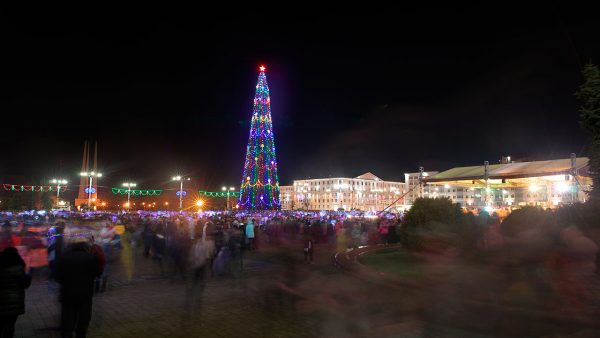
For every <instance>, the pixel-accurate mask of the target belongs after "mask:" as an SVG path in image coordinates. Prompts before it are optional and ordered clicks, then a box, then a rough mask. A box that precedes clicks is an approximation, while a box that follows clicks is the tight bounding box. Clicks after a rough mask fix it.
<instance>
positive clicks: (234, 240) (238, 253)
mask: <svg viewBox="0 0 600 338" xmlns="http://www.w3.org/2000/svg"><path fill="white" fill-rule="evenodd" d="M243 250H244V233H243V231H242V229H241V225H240V224H238V222H237V221H234V222H233V227H232V229H231V234H230V236H229V252H230V253H231V265H230V266H231V272H232V274H233V277H239V275H240V273H241V272H242V270H243V268H244V252H243Z"/></svg>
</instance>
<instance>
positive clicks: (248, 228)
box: [246, 217, 254, 250]
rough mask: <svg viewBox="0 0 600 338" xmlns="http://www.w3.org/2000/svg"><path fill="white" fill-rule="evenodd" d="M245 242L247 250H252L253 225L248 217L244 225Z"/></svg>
mask: <svg viewBox="0 0 600 338" xmlns="http://www.w3.org/2000/svg"><path fill="white" fill-rule="evenodd" d="M246 241H247V243H248V245H247V248H248V250H254V223H253V222H252V218H250V217H248V223H247V224H246Z"/></svg>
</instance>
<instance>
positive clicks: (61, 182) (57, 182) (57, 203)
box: [50, 178, 68, 205]
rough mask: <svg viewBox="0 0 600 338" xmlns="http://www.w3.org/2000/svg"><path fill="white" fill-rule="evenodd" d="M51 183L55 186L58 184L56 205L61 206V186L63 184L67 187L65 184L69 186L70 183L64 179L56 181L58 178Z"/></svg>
mask: <svg viewBox="0 0 600 338" xmlns="http://www.w3.org/2000/svg"><path fill="white" fill-rule="evenodd" d="M50 182H51V183H53V184H56V205H59V204H60V203H59V202H60V200H59V197H60V185H61V184H62V185H65V184H67V183H68V182H67V180H64V179H56V178H55V179H53V180H52V181H50Z"/></svg>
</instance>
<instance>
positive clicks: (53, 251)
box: [47, 222, 65, 280]
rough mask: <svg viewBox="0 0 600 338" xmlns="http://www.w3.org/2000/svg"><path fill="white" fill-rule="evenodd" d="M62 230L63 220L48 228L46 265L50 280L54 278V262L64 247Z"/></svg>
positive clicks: (59, 256) (63, 227) (63, 228)
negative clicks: (48, 269)
mask: <svg viewBox="0 0 600 338" xmlns="http://www.w3.org/2000/svg"><path fill="white" fill-rule="evenodd" d="M64 230H65V223H64V222H58V223H57V224H56V225H55V226H53V227H51V228H50V229H48V249H47V250H48V267H49V268H50V279H52V280H56V262H58V260H59V259H60V258H61V256H62V253H63V249H64Z"/></svg>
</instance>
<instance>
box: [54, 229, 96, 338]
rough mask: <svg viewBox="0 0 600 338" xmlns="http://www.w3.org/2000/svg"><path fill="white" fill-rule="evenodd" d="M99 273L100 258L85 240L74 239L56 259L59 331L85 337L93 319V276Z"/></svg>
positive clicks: (69, 335)
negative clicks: (60, 307)
mask: <svg viewBox="0 0 600 338" xmlns="http://www.w3.org/2000/svg"><path fill="white" fill-rule="evenodd" d="M101 274H102V267H101V264H100V258H99V257H98V256H96V255H94V254H93V253H91V252H90V251H89V244H88V243H86V242H81V241H80V242H75V243H73V244H72V245H71V247H70V250H69V251H68V252H66V253H64V254H63V256H62V257H61V259H60V260H59V261H58V263H57V280H58V282H59V283H60V285H61V290H60V291H61V294H60V301H61V303H62V316H61V317H62V318H61V332H62V336H63V337H72V334H73V330H75V333H76V336H77V337H85V336H86V333H87V329H88V326H89V324H90V320H91V319H92V296H93V294H94V279H95V278H97V277H99V276H100V275H101Z"/></svg>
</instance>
